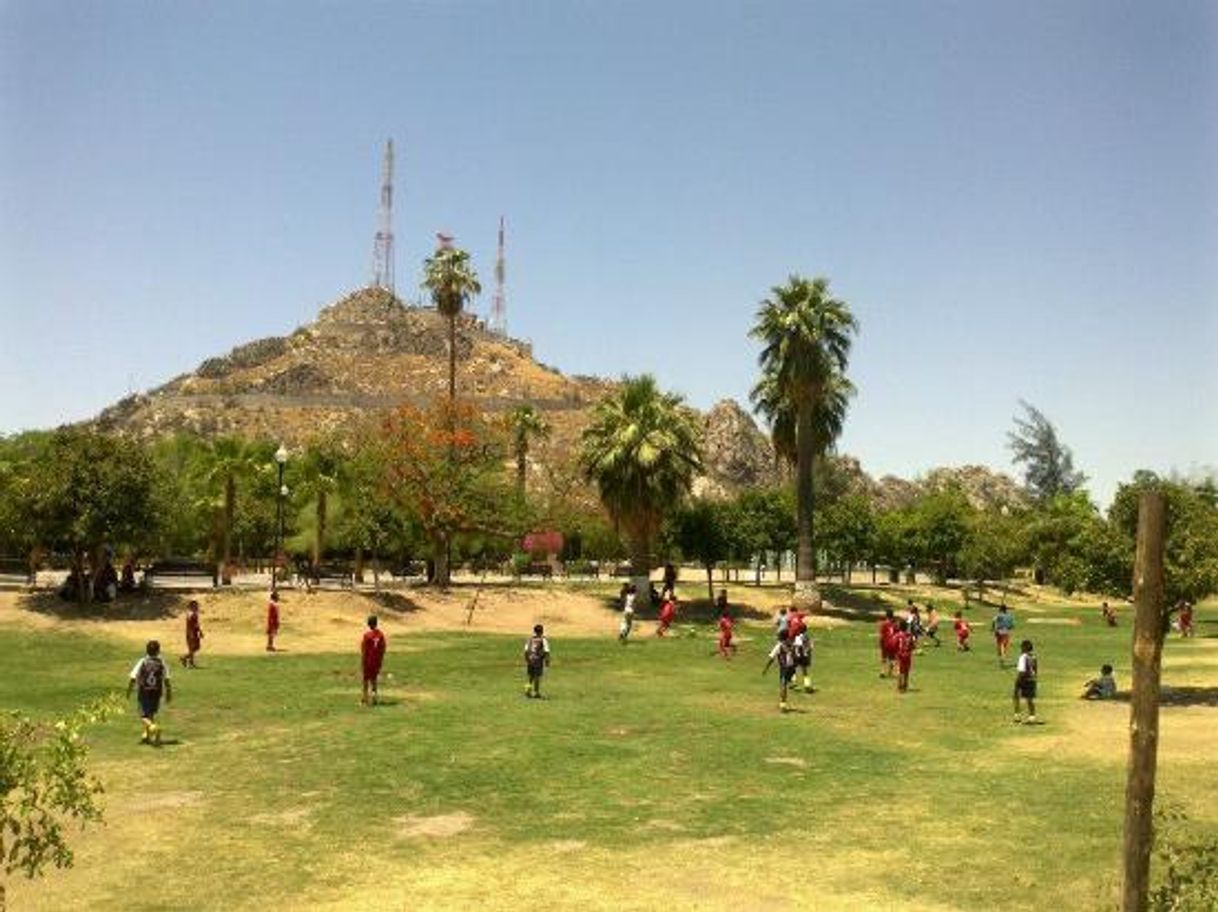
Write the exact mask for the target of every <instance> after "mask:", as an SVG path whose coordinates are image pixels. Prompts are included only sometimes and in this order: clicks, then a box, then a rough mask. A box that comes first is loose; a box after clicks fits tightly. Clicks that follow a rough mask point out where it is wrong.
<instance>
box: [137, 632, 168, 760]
mask: <svg viewBox="0 0 1218 912" xmlns="http://www.w3.org/2000/svg"><path fill="white" fill-rule="evenodd" d="M145 652H146V655H145V656H144V657H143V658H142V659H140V660H139V661H138V662H136V663H135V667H133V668H132V669H131V675H130V677H128V679H127V699H131V691H132V689H136V697H137V699H138V700H139V704H140V721H141V722H142V723H143V725H144V734H143V736H142V737H141V738H140V744H156V745H158V746H159V745H160V743H161V727H160V726H159V725H157V723H156V714H157V710H158V709H160V707H161V694H162V693H164V695H165V703H166V705H168V704H169V703H170V702H171V701H172V700H173V686H172V685H171V684H170V683H169V668H168V666H166V665H165V663H164V662H162V661H161V644H160V643H159V642H157V641H156V640H149V641H148V645H147V647H146V648H145Z"/></svg>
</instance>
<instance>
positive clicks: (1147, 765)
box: [1121, 491, 1166, 912]
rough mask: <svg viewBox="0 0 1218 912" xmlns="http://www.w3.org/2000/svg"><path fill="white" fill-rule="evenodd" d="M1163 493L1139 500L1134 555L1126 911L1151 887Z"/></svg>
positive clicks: (1141, 902) (1141, 906)
mask: <svg viewBox="0 0 1218 912" xmlns="http://www.w3.org/2000/svg"><path fill="white" fill-rule="evenodd" d="M1165 531H1166V521H1165V515H1164V507H1163V495H1162V494H1161V493H1159V492H1157V491H1146V492H1144V493H1143V494H1142V495H1141V497H1140V498H1139V501H1138V542H1137V554H1136V556H1135V558H1134V570H1133V593H1134V595H1133V598H1134V621H1133V624H1134V629H1133V690H1132V692H1131V695H1130V700H1129V778H1128V780H1127V782H1126V785H1125V851H1124V856H1125V879H1124V883H1123V885H1122V890H1121V909H1122V912H1144V910H1145V909H1146V903H1147V896H1148V893H1149V889H1150V850H1151V841H1152V823H1153V818H1152V813H1153V810H1154V801H1155V766H1156V764H1157V762H1158V748H1159V676H1160V672H1161V670H1162V659H1163V637H1164V635H1165V633H1166V625H1165V619H1166V615H1165V613H1164V611H1163V539H1164V535H1165Z"/></svg>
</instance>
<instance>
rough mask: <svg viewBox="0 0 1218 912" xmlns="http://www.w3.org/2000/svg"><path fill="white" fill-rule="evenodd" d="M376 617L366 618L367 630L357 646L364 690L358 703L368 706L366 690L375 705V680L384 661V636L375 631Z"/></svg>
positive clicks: (372, 615) (373, 615)
mask: <svg viewBox="0 0 1218 912" xmlns="http://www.w3.org/2000/svg"><path fill="white" fill-rule="evenodd" d="M376 625H377V620H376V615H375V614H371V615H369V616H368V629H367V630H365V631H364V638H363V640H361V641H360V644H359V654H360V664H361V665H362V666H363V670H364V689H363V695H362V696H361V697H360V702H361V703H363V704H364V705H365V706H367V705H368V690H369V688H371V690H372V703H373V705H376V701H377V692H376V679H377V676H378V675H380V673H381V663H382V662H384V661H385V634H383V633H381V631H380V630H378V629H377V626H376Z"/></svg>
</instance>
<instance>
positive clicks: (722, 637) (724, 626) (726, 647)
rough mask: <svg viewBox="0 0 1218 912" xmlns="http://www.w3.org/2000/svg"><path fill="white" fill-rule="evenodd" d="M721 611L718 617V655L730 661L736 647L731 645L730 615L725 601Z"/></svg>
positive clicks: (725, 600)
mask: <svg viewBox="0 0 1218 912" xmlns="http://www.w3.org/2000/svg"><path fill="white" fill-rule="evenodd" d="M722 611H723V613H722V614H720V615H719V655H721V656H723V657H724V658H725V659H730V658H731V657H732V653H733V652H735V651H736V647H735V646H733V645H732V615H731V612H729V611H728V610H727V599H724V601H723V605H722Z"/></svg>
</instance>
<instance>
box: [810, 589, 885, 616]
mask: <svg viewBox="0 0 1218 912" xmlns="http://www.w3.org/2000/svg"><path fill="white" fill-rule="evenodd" d="M820 591H821V595H823V596H824V597H825V599H826V600H827V601H828V602H829V604H828V605H826V606H824V607H823V608H821V610H820V611H818V612H816V614H817V615H818V616H821V615H823V616H825V617H833V618H840V619H841V620H846V621H878V620H879V619H880V618H882V617H883V616H884V609H885V608H888V607H891V603H890V602H889V601H888V600H886V599H885V598H884V597H883V596H881V595H880V594H879V593H878V592H874V591H872V592H866V593H864V592H857V591H854V590H852V589H846V588H845V587H843V586H841V585H837V584H826V585H822V586H821V587H820Z"/></svg>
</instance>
